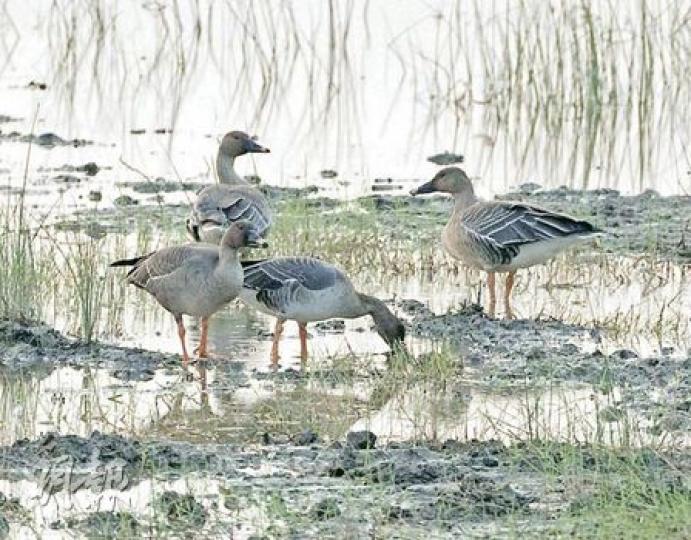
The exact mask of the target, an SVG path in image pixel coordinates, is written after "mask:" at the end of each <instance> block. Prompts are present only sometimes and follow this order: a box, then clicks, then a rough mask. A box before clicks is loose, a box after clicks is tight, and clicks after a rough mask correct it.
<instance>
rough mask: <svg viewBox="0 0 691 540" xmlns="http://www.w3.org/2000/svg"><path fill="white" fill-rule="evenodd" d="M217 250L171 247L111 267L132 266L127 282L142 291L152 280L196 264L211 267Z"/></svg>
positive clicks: (189, 246) (188, 246)
mask: <svg viewBox="0 0 691 540" xmlns="http://www.w3.org/2000/svg"><path fill="white" fill-rule="evenodd" d="M217 259H218V248H216V247H215V246H206V245H201V244H190V245H184V246H173V247H167V248H163V249H160V250H158V251H154V252H152V253H149V254H148V255H144V256H142V257H138V258H135V259H129V260H124V261H116V262H114V263H112V264H111V266H126V265H127V266H130V265H131V266H132V269H131V270H130V271H129V272H128V273H127V281H128V283H131V284H133V285H136V286H137V287H140V288H142V289H147V288H148V287H149V285H150V284H151V283H152V282H153V281H154V280H160V279H161V278H165V277H168V276H171V275H173V274H174V273H175V272H178V271H179V270H180V269H185V268H186V267H192V266H195V265H197V264H198V263H202V265H203V266H212V265H214V264H215V263H216V262H217Z"/></svg>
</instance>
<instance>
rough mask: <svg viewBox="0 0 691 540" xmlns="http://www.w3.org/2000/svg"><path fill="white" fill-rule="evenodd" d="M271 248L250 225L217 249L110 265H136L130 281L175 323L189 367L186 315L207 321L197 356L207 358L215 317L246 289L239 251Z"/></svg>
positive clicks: (169, 251) (177, 250)
mask: <svg viewBox="0 0 691 540" xmlns="http://www.w3.org/2000/svg"><path fill="white" fill-rule="evenodd" d="M243 247H266V244H265V243H264V242H263V241H262V240H261V239H260V238H259V236H258V235H257V234H256V232H255V231H254V228H253V227H252V224H251V223H249V222H248V221H237V222H235V223H233V224H232V225H231V226H230V227H229V228H228V230H227V231H226V232H225V233H224V234H223V236H222V237H221V241H220V242H219V244H218V245H217V246H214V245H210V244H201V243H199V244H187V245H183V246H172V247H166V248H163V249H159V250H157V251H154V252H152V253H149V254H147V255H143V256H140V257H134V258H132V259H123V260H120V261H115V262H114V263H112V264H111V265H110V266H115V267H117V266H132V267H133V268H132V269H131V270H130V271H129V272H128V273H127V282H128V283H131V284H132V285H135V286H136V287H139V288H140V289H144V290H145V291H147V292H148V293H149V294H151V295H152V296H153V297H154V298H155V299H156V300H157V301H158V303H159V304H161V306H163V307H164V308H165V309H166V310H167V311H169V312H170V313H171V314H172V315H173V317H174V318H175V322H176V323H177V326H178V336H179V338H180V344H181V345H182V359H183V365H187V363H188V362H189V355H188V354H187V347H186V345H185V325H184V323H183V320H182V316H183V315H191V316H193V317H199V318H201V336H200V339H199V347H198V348H197V350H196V352H197V354H198V355H199V357H200V358H206V357H207V356H208V352H207V338H208V330H209V318H210V317H211V316H212V315H213V314H214V313H216V312H217V311H219V310H220V309H221V308H223V307H224V306H225V305H226V304H228V303H229V302H231V301H232V300H234V299H235V298H236V297H237V296H238V294H239V293H240V290H241V289H242V281H243V271H242V266H241V264H240V258H239V255H238V251H239V250H240V249H241V248H243Z"/></svg>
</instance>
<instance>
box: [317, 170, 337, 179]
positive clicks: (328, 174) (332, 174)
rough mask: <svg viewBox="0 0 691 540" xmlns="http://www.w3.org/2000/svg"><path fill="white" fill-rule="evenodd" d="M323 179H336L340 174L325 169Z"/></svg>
mask: <svg viewBox="0 0 691 540" xmlns="http://www.w3.org/2000/svg"><path fill="white" fill-rule="evenodd" d="M319 174H320V175H321V177H322V178H336V177H337V176H338V173H337V172H336V171H334V170H333V169H324V170H322V171H321V172H320V173H319Z"/></svg>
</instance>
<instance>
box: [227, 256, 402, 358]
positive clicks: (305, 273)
mask: <svg viewBox="0 0 691 540" xmlns="http://www.w3.org/2000/svg"><path fill="white" fill-rule="evenodd" d="M242 266H243V269H244V271H245V278H244V283H243V286H242V291H241V292H240V298H241V299H242V301H243V302H245V304H247V305H249V306H251V307H253V308H255V309H257V310H259V311H262V312H264V313H267V314H269V315H272V316H274V317H276V326H275V329H274V336H273V345H272V348H271V363H272V365H273V366H274V367H276V365H277V363H278V359H279V353H278V344H279V341H280V339H281V334H282V333H283V324H284V323H285V321H286V320H293V321H296V322H297V323H298V327H299V331H300V358H301V360H302V361H303V362H304V361H305V360H307V323H309V322H316V321H323V320H326V319H334V318H343V319H354V318H357V317H363V316H365V315H369V316H371V317H372V319H373V320H374V324H375V326H376V329H377V333H378V334H379V335H380V336H381V338H382V339H383V340H384V341H385V342H386V343H387V345H389V347H391V349H393V350H396V349H397V348H403V339H404V338H405V327H404V326H403V323H402V322H401V321H400V320H399V319H398V318H397V317H396V316H395V315H394V314H393V313H391V311H390V310H389V308H388V307H387V306H386V304H384V302H382V301H381V300H379V299H378V298H375V297H374V296H369V295H366V294H363V293H360V292H358V291H357V290H356V289H355V287H354V286H353V284H352V283H351V281H350V279H348V277H347V276H346V275H345V274H344V273H343V272H342V271H341V270H340V269H338V268H336V267H335V266H333V265H331V264H328V263H326V262H323V261H320V260H319V259H314V258H312V257H274V258H271V259H265V260H262V261H242Z"/></svg>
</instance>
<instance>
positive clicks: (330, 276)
mask: <svg viewBox="0 0 691 540" xmlns="http://www.w3.org/2000/svg"><path fill="white" fill-rule="evenodd" d="M242 266H243V269H244V272H245V278H244V288H245V289H249V290H251V291H252V292H253V293H254V294H255V298H256V300H257V301H258V302H260V303H262V304H264V305H265V306H266V307H267V308H269V309H270V310H274V311H279V312H281V313H285V312H286V311H287V310H288V308H289V307H290V306H291V305H293V304H295V303H299V302H300V301H301V300H302V299H305V298H307V297H309V295H310V294H311V293H314V292H316V291H323V290H325V289H328V288H330V287H332V286H334V285H335V284H336V282H337V280H339V279H341V278H342V274H341V272H340V271H339V270H338V269H337V268H335V267H333V266H331V265H330V264H326V263H323V262H321V261H319V260H318V259H313V258H311V257H278V258H274V259H266V260H263V261H243V262H242Z"/></svg>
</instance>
